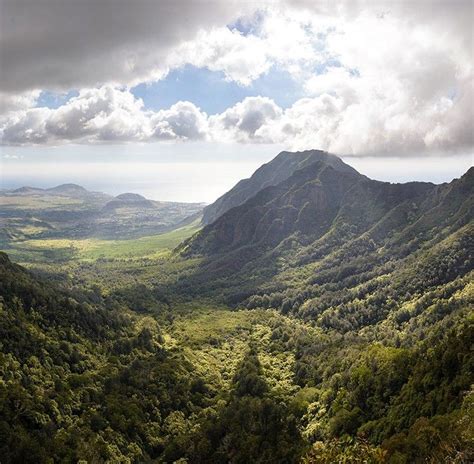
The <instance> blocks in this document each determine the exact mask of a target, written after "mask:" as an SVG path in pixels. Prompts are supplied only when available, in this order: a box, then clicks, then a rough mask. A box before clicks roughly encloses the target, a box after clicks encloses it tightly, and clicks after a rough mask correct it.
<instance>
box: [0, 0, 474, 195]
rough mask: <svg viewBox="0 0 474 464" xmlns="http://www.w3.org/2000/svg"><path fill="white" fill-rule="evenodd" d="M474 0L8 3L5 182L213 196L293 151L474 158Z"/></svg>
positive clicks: (458, 170) (386, 171)
mask: <svg viewBox="0 0 474 464" xmlns="http://www.w3.org/2000/svg"><path fill="white" fill-rule="evenodd" d="M473 5H474V2H472V1H471V0H451V1H447V0H446V1H439V0H438V1H431V0H418V1H416V2H408V1H391V2H389V1H341V2H337V1H330V2H319V1H304V0H300V1H297V0H296V1H290V0H274V1H261V2H248V1H246V2H242V1H237V0H225V1H224V0H173V1H171V0H170V1H167V0H163V1H152V0H135V1H134V2H126V1H125V0H0V21H1V24H0V26H1V28H0V143H1V145H0V156H1V160H0V163H1V164H0V168H1V173H0V180H1V183H2V187H3V188H11V187H18V186H21V185H35V186H43V187H47V186H51V185H56V184H58V183H63V182H76V183H80V184H81V185H84V186H85V187H87V188H91V189H94V190H103V191H107V192H109V193H121V192H123V191H135V192H138V193H142V194H146V195H147V196H149V197H150V198H154V199H161V200H173V199H175V200H179V201H204V202H211V201H213V200H214V199H216V198H217V197H218V196H219V195H221V194H222V193H224V192H225V191H226V190H228V189H229V188H230V187H232V186H233V185H234V184H235V183H236V182H237V181H238V180H239V179H241V178H242V177H248V176H250V175H251V173H252V172H253V171H254V170H255V169H256V168H257V167H258V166H259V165H261V164H262V163H263V162H267V161H269V160H270V159H271V158H273V157H274V156H276V155H277V154H278V152H280V151H282V150H303V149H313V148H314V149H323V150H326V151H329V152H331V153H334V154H337V155H339V156H341V157H343V159H344V160H345V161H346V162H348V163H349V164H351V165H353V166H354V167H355V168H356V169H358V170H359V171H361V172H363V173H364V174H366V175H368V176H370V177H373V178H376V179H380V180H386V181H391V182H405V181H409V180H425V181H432V182H437V183H438V182H445V181H449V180H451V179H453V178H454V177H459V176H460V175H462V174H463V172H465V171H466V170H467V169H468V168H469V167H470V166H471V165H472V164H473V159H474V156H473V152H474V149H473V146H474V114H473V111H474V89H473V87H474V79H473V77H474V72H473V55H474V39H473V33H474V32H473V26H472V24H473V19H474V17H473Z"/></svg>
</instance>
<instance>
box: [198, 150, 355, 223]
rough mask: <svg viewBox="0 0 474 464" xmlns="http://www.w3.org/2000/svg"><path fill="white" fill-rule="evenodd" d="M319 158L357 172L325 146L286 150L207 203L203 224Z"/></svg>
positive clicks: (338, 167) (331, 164)
mask: <svg viewBox="0 0 474 464" xmlns="http://www.w3.org/2000/svg"><path fill="white" fill-rule="evenodd" d="M317 161H322V162H324V163H325V164H327V165H329V166H331V167H333V168H334V169H336V170H337V171H340V172H345V173H352V172H353V173H355V172H356V171H355V170H354V169H353V168H352V167H350V166H348V165H347V164H345V163H343V162H342V161H341V159H340V158H338V157H337V156H334V155H331V154H329V153H326V152H324V151H321V150H307V151H301V152H296V153H291V152H286V151H283V152H281V153H280V154H279V155H278V156H277V157H275V158H274V159H273V160H272V161H270V162H269V163H266V164H264V165H262V166H261V167H260V168H258V169H257V170H256V171H255V173H254V174H253V175H252V177H250V179H243V180H241V181H240V182H238V183H237V185H236V186H235V187H233V188H232V189H231V190H229V191H228V192H227V193H225V194H224V195H222V196H221V197H220V198H218V199H217V200H216V201H215V202H214V203H212V204H211V205H208V206H206V207H205V208H204V211H203V217H202V222H203V224H210V223H211V222H214V221H215V220H216V219H217V218H218V217H219V216H222V215H223V214H224V213H225V212H227V211H229V210H230V209H232V208H234V207H235V206H239V205H241V204H242V203H245V202H246V201H247V200H249V199H250V198H252V197H253V196H254V195H256V194H257V193H258V192H259V191H260V190H262V189H264V188H265V187H269V186H272V185H277V184H279V183H280V182H283V181H284V180H285V179H288V177H290V176H291V175H292V174H294V173H295V171H297V170H299V169H302V168H304V167H306V166H309V165H311V164H313V163H315V162H317Z"/></svg>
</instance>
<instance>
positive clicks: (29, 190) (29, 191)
mask: <svg viewBox="0 0 474 464" xmlns="http://www.w3.org/2000/svg"><path fill="white" fill-rule="evenodd" d="M7 192H8V191H7ZM9 193H14V194H16V195H34V194H35V193H44V190H43V189H41V188H37V187H28V186H25V187H20V188H17V189H15V190H11V192H9Z"/></svg>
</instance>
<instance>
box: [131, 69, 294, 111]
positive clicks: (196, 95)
mask: <svg viewBox="0 0 474 464" xmlns="http://www.w3.org/2000/svg"><path fill="white" fill-rule="evenodd" d="M131 91H132V93H133V94H134V95H135V96H136V97H139V98H142V99H143V102H144V103H145V106H146V108H147V109H151V110H155V111H156V110H160V109H166V108H169V107H170V106H171V105H173V104H174V103H176V102H177V101H180V100H187V101H190V102H192V103H194V104H195V105H196V106H198V107H199V108H200V109H201V110H203V111H205V112H206V113H208V114H215V113H221V112H223V111H225V110H226V109H227V108H229V107H230V106H233V105H235V104H236V103H237V102H239V101H242V100H243V99H244V98H245V97H251V96H263V97H269V98H272V99H273V100H274V101H275V102H276V103H277V104H278V105H279V106H281V107H283V108H287V107H289V106H291V105H292V104H293V103H294V102H295V101H296V100H298V99H299V98H301V97H302V96H303V93H302V90H301V86H300V85H299V84H298V83H297V82H296V81H295V80H294V79H293V78H292V77H291V75H290V74H289V73H288V72H286V71H282V70H278V69H276V68H275V67H272V68H271V69H270V71H269V72H268V73H266V74H264V75H262V76H260V77H259V78H258V79H256V80H255V81H253V83H252V84H251V85H250V86H248V87H244V86H242V85H239V84H237V83H235V82H232V81H227V80H226V79H225V76H224V73H222V72H220V71H210V70H208V69H206V68H196V67H195V66H191V65H186V66H184V67H183V68H180V69H176V70H174V71H171V72H170V73H169V74H168V76H167V77H166V78H165V79H163V80H161V81H158V82H155V83H153V84H140V85H138V86H136V87H134V88H133V89H131Z"/></svg>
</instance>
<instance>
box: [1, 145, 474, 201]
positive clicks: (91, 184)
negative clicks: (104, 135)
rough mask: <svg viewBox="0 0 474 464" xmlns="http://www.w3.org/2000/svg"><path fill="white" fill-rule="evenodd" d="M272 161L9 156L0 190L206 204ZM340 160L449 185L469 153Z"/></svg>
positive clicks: (394, 177) (385, 174) (372, 173)
mask: <svg viewBox="0 0 474 464" xmlns="http://www.w3.org/2000/svg"><path fill="white" fill-rule="evenodd" d="M273 155H274V154H273ZM272 157H273V156H272V155H270V156H267V155H266V154H265V153H261V154H259V155H258V156H256V157H255V159H254V160H253V161H252V160H251V159H249V158H248V157H246V158H245V160H244V161H238V160H232V161H228V159H229V158H225V160H224V161H206V162H202V161H199V162H198V161H185V162H149V161H148V162H145V161H139V162H132V160H131V157H130V158H129V160H128V161H127V160H123V159H122V160H119V161H116V162H112V161H104V162H92V161H84V162H81V161H79V160H74V161H70V162H68V161H63V162H60V163H57V162H55V161H54V159H48V160H47V161H37V162H36V161H34V160H32V159H31V158H29V159H28V160H27V159H14V158H13V159H10V158H9V159H3V160H2V162H1V174H0V176H1V177H0V180H1V182H0V183H1V187H2V188H18V187H22V186H25V185H29V186H33V187H42V188H46V187H53V186H55V185H59V184H63V183H76V184H79V185H82V186H84V187H86V188H87V189H88V190H95V191H101V192H105V193H109V194H112V195H117V194H119V193H123V192H129V191H130V192H135V193H139V194H141V195H144V196H146V197H147V198H150V199H153V200H162V201H184V202H204V203H211V202H213V201H214V200H216V199H217V198H218V197H219V196H221V195H222V194H224V193H225V192H226V191H228V190H230V189H231V188H232V187H233V186H234V185H235V184H236V183H237V182H238V181H239V180H240V179H243V178H247V177H250V176H251V175H252V173H253V172H254V171H255V170H256V169H257V168H258V167H259V166H260V165H261V164H262V163H265V162H268V161H269V160H270V159H271V158H272ZM343 159H344V161H346V162H347V164H349V165H351V166H353V167H354V168H356V169H357V170H358V171H359V172H361V173H363V174H365V175H367V176H369V177H371V178H373V179H376V180H382V181H387V182H408V181H425V182H433V183H443V182H449V181H451V180H452V179H454V178H456V177H459V176H461V175H462V174H463V173H464V172H466V171H467V169H469V167H470V166H472V165H473V156H472V155H470V154H466V155H463V156H455V157H454V156H453V157H452V158H451V162H450V163H446V158H442V157H418V158H416V157H414V158H395V157H393V158H374V157H366V158H363V157H361V158H357V157H343Z"/></svg>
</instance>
